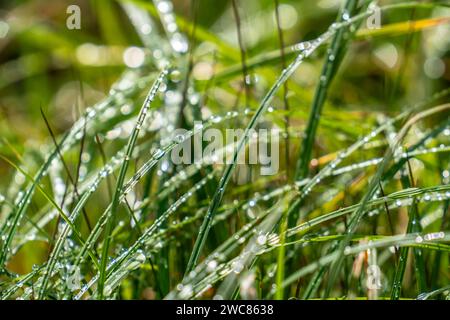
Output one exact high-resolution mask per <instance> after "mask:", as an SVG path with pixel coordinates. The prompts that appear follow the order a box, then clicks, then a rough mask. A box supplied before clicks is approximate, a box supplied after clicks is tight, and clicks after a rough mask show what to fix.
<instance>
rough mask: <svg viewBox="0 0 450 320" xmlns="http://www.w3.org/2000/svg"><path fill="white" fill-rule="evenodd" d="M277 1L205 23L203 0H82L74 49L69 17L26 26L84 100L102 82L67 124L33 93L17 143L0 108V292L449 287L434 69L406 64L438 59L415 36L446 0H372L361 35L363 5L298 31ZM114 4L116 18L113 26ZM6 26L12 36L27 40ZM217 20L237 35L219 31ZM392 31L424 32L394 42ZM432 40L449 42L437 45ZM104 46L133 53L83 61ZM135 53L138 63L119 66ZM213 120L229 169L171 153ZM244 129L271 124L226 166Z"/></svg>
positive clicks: (183, 293) (75, 295) (411, 290)
mask: <svg viewBox="0 0 450 320" xmlns="http://www.w3.org/2000/svg"><path fill="white" fill-rule="evenodd" d="M283 3H284V4H285V5H286V3H288V4H289V6H288V7H286V6H285V7H284V9H286V8H290V10H292V8H294V7H295V6H303V5H305V4H301V5H300V4H297V3H296V2H295V1H292V2H291V1H287V2H286V3H285V2H284V1H278V0H275V1H273V3H270V6H267V8H266V7H265V5H264V4H255V3H252V2H251V1H249V2H245V3H244V1H239V0H233V1H232V2H231V3H230V4H229V6H224V7H223V8H221V9H220V10H222V11H220V12H219V13H220V14H219V16H218V17H216V19H217V21H220V19H222V20H223V21H225V22H226V23H228V24H229V26H228V30H224V33H220V32H215V31H214V30H217V26H216V27H212V28H211V30H208V23H207V22H205V21H204V20H203V19H206V18H205V16H204V15H205V12H209V10H212V9H211V8H209V7H207V6H208V5H207V4H205V3H204V2H203V1H200V0H196V1H192V3H190V6H191V7H190V10H189V12H190V14H189V15H187V16H183V15H182V14H180V13H179V11H178V10H175V9H177V7H176V4H177V2H175V3H172V2H171V1H167V0H158V1H153V2H150V1H141V0H123V1H122V0H120V1H117V3H116V2H114V3H113V4H112V5H108V6H106V5H105V6H98V7H97V10H98V12H97V13H96V14H97V15H98V17H97V19H99V21H98V24H99V26H100V28H101V32H103V33H104V34H103V36H102V40H104V41H106V43H105V44H103V46H102V47H100V48H96V49H95V50H100V51H95V50H94V49H92V46H93V45H90V46H91V47H89V45H88V46H87V47H86V44H85V42H86V41H89V40H88V35H89V33H90V32H92V31H86V30H82V31H77V32H78V33H76V35H77V37H79V39H78V38H77V39H76V40H74V41H75V42H73V43H71V42H70V41H66V40H64V39H66V38H69V34H67V31H58V30H51V31H49V30H48V29H46V28H43V26H42V25H39V24H38V25H37V26H36V28H34V29H33V28H31V29H30V30H31V31H29V32H30V33H31V35H32V37H31V38H33V37H37V38H38V39H39V37H45V36H49V35H53V36H54V38H52V39H54V40H53V41H55V45H56V44H57V45H58V46H61V48H60V49H65V50H66V51H67V50H72V49H75V50H76V49H77V48H78V51H76V52H77V54H78V56H77V57H73V56H72V55H71V54H64V50H59V51H58V50H56V51H55V52H58V54H60V55H61V56H62V57H60V58H61V59H63V60H65V61H66V62H67V63H68V64H69V65H73V66H72V67H71V68H73V69H74V70H78V71H80V70H81V71H83V72H82V73H79V76H78V78H77V82H78V84H77V86H78V89H77V90H78V92H77V97H78V98H80V99H81V100H82V98H85V93H86V92H91V93H92V92H93V91H95V90H93V89H92V88H84V86H88V83H89V82H91V81H92V80H91V79H90V78H93V79H95V80H94V81H93V83H97V82H96V81H97V80H99V79H103V77H105V79H103V80H105V81H107V82H108V81H109V80H111V79H114V82H113V83H112V84H111V88H108V89H104V91H105V94H104V96H103V98H102V99H101V100H100V101H98V100H97V102H96V103H95V104H94V105H92V106H90V107H85V106H83V104H84V101H82V103H81V104H77V105H78V109H80V110H79V111H80V115H79V116H77V119H76V120H74V121H73V122H72V123H71V124H70V125H68V124H59V123H58V117H57V116H55V115H52V113H51V112H50V110H47V109H49V108H47V107H43V108H42V109H41V114H36V115H34V116H33V117H34V118H32V121H35V122H36V123H42V124H43V125H44V126H43V127H42V132H43V134H42V136H43V137H41V139H40V140H41V141H40V144H39V145H37V146H36V145H33V146H30V143H28V144H27V145H26V146H23V145H22V144H21V143H22V142H23V141H20V136H21V135H22V133H21V130H22V128H20V127H15V126H14V124H13V123H10V122H11V121H12V120H11V119H12V118H8V117H9V115H8V113H5V114H6V115H7V116H6V118H5V120H2V123H6V124H7V125H5V129H2V130H1V131H2V132H6V133H7V134H5V138H4V139H3V142H2V145H1V147H0V157H1V160H0V161H1V163H2V169H1V171H2V173H4V175H5V176H7V177H8V178H7V180H5V181H3V182H2V183H0V192H1V193H0V208H1V211H0V247H1V251H0V298H1V299H212V298H215V299H272V298H276V299H286V298H299V299H300V298H301V299H311V298H323V299H327V298H343V299H347V298H348V299H356V298H367V299H407V298H417V299H435V298H436V299H442V298H446V297H448V292H449V290H448V289H449V287H448V280H449V279H448V265H449V255H448V254H449V252H450V246H449V244H448V242H449V241H450V232H449V229H448V228H449V224H448V221H449V217H448V204H449V203H448V201H449V197H450V187H449V184H448V182H449V170H450V168H449V161H448V159H449V158H448V151H449V146H448V143H449V136H450V121H449V117H448V115H449V109H450V105H449V103H448V101H449V98H448V97H449V95H450V89H448V77H447V78H445V77H446V76H447V75H448V72H447V73H444V74H443V75H441V76H440V78H439V79H437V80H436V79H435V80H430V79H428V78H426V77H424V75H423V74H422V72H421V71H417V68H415V66H414V65H413V64H412V63H411V60H412V59H414V62H415V63H417V64H420V65H423V64H424V62H425V65H427V63H428V64H429V63H430V61H434V60H432V59H431V60H430V58H426V57H425V58H424V55H425V54H426V53H427V51H429V50H431V49H429V47H432V45H431V44H429V42H427V41H428V40H425V38H426V36H427V35H428V34H427V32H435V31H436V29H438V30H440V31H439V32H446V31H445V28H448V23H449V22H450V18H449V15H448V14H449V11H448V10H449V9H448V7H449V6H450V3H449V2H447V1H435V2H429V3H428V2H427V3H422V2H414V1H413V2H411V1H408V2H392V3H391V2H389V3H385V2H382V3H381V4H380V5H381V7H379V9H380V13H381V14H382V18H383V24H382V25H381V26H379V28H376V29H370V28H369V29H368V28H366V23H365V22H366V20H367V19H368V18H369V19H370V18H371V17H372V16H373V15H374V14H376V13H377V11H376V10H377V8H378V7H376V6H375V4H377V2H371V1H356V0H348V1H345V2H343V3H342V4H341V7H340V8H336V9H335V10H331V11H330V12H328V16H327V17H326V19H325V18H320V17H318V18H317V17H316V18H312V19H319V20H320V23H319V22H317V21H316V20H314V21H315V22H314V23H313V26H316V25H317V26H318V27H313V28H311V30H310V32H309V33H308V34H307V35H306V36H305V38H304V39H303V38H299V37H298V36H296V35H297V34H296V33H292V34H291V33H289V32H287V31H286V30H285V29H284V23H285V22H289V21H284V20H283V19H288V18H289V16H286V15H283V10H284V9H283V7H282V5H283ZM261 6H262V7H261ZM255 7H256V8H257V9H258V10H261V12H266V11H268V12H270V15H269V16H270V19H272V18H273V19H272V20H273V21H272V22H273V30H272V31H273V36H270V37H268V39H270V41H265V40H264V37H265V36H266V35H265V34H264V33H265V32H266V31H264V30H255V32H256V33H254V36H255V37H259V38H260V40H259V42H258V41H256V44H253V45H251V41H250V40H251V39H248V38H247V37H249V35H251V34H252V33H250V31H249V30H250V29H248V28H249V26H248V23H251V22H252V20H251V19H255V23H256V20H257V17H256V16H254V15H252V13H251V12H249V11H246V10H247V8H255ZM263 9H264V10H263ZM266 9H267V10H266ZM218 10H219V9H218ZM265 10H266V11H265ZM311 10H312V9H311ZM315 10H319V9H318V8H315ZM312 11H313V10H312ZM319 11H320V10H319ZM412 11H415V12H416V13H418V14H417V15H415V17H416V18H415V19H416V20H415V21H414V22H411V21H409V20H408V19H409V17H411V12H412ZM211 12H213V11H211ZM244 13H245V14H244ZM312 13H313V12H311V14H312ZM436 13H440V14H441V15H440V16H436ZM442 13H444V15H442ZM304 14H305V15H308V14H309V12H305V13H304ZM247 15H252V18H249V17H248V16H247ZM111 17H115V19H118V20H119V21H120V22H121V23H122V24H123V30H122V29H121V27H120V28H117V27H111V29H109V27H108V26H111V24H112V23H114V24H115V23H116V21H110V19H111ZM286 17H288V18H286ZM20 19H21V18H20V15H19V20H20ZM22 19H23V17H22ZM323 19H325V20H326V22H323V21H322V20H323ZM15 21H17V20H11V21H8V23H10V24H11V32H10V34H9V35H8V37H10V38H11V40H10V41H15V40H16V38H17V40H22V41H25V42H26V41H31V40H29V38H27V37H26V34H25V35H24V34H23V30H21V29H20V27H19V26H18V25H17V22H15ZM333 21H334V22H333ZM266 22H267V21H266ZM328 23H329V25H328ZM219 25H220V26H222V27H223V25H224V24H223V22H222V24H220V23H219ZM439 28H442V29H439ZM442 30H444V31H442ZM109 31H111V32H113V31H114V32H115V33H117V35H116V37H114V35H113V34H110V33H108V32H109ZM128 31H130V34H131V31H132V32H133V33H132V34H133V36H132V37H131V38H130V39H127V37H125V36H124V35H125V34H126V32H128ZM226 31H230V32H229V34H226ZM105 34H106V35H107V36H105ZM230 34H231V35H233V37H234V40H233V41H234V43H235V45H232V44H230V43H228V42H227V41H226V40H224V38H227V37H229V35H230ZM447 34H448V30H447ZM22 37H24V38H25V40H24V39H22ZM405 37H406V38H407V39H408V38H409V39H413V40H414V41H416V42H415V43H419V44H420V45H417V46H416V47H414V46H412V45H407V46H405V48H404V50H403V51H402V49H401V45H402V44H404V42H403V40H404V39H405ZM27 39H28V40H27ZM300 40H301V41H300ZM116 41H117V43H115V42H116ZM406 42H407V43H414V42H409V41H406ZM132 43H133V44H134V45H135V46H134V47H129V46H130V45H131V44H132ZM136 43H137V44H136ZM289 43H290V45H289V46H286V44H289ZM392 43H395V44H396V45H395V46H394V45H393V44H392ZM83 44H84V47H83ZM269 44H275V45H273V46H272V47H270V45H269ZM434 45H435V46H438V45H440V47H441V49H440V50H441V51H442V52H444V53H443V54H442V55H443V56H444V55H445V54H447V55H448V43H438V44H434ZM371 46H373V47H381V48H386V47H387V48H388V49H389V48H391V49H390V50H391V51H388V53H389V52H390V53H389V54H388V55H386V54H381V56H382V57H384V59H388V60H389V59H391V58H392V56H395V57H396V58H395V59H396V64H397V67H393V66H391V67H386V65H385V66H384V67H382V66H373V65H372V64H373V63H371V62H369V63H367V61H365V60H367V59H368V57H369V58H370V59H372V60H371V61H373V59H375V58H376V57H377V56H376V54H373V53H372V52H371V50H370V49H367V48H371ZM444 46H447V47H445V50H446V51H445V50H444V49H442V47H444ZM94 47H95V46H94ZM127 47H128V48H127ZM392 47H394V48H395V49H394V53H392ZM422 47H425V49H423V48H422ZM83 48H84V49H86V48H88V49H89V48H90V50H91V51H89V50H87V52H88V53H89V54H88V57H87V58H86V57H84V58H85V59H87V60H86V61H87V62H86V61H85V60H83V50H82V49H83ZM45 49H46V50H47V49H48V48H45ZM0 50H1V47H0ZM92 50H94V51H92ZM102 50H103V51H102ZM115 50H116V51H117V50H118V51H120V53H121V54H123V57H124V58H123V60H124V61H125V64H127V63H128V66H126V67H125V68H124V67H123V66H121V67H120V68H118V69H117V68H116V67H117V66H108V65H107V64H105V65H102V63H104V62H105V61H96V62H95V63H93V62H92V61H93V60H92V59H93V58H92V56H89V55H93V54H94V52H97V53H98V52H103V53H104V54H105V56H102V58H105V59H106V60H107V59H110V60H111V61H114V57H115V52H116V51H115ZM133 50H134V51H133ZM443 50H444V51H443ZM55 52H52V54H55V55H56V53H55ZM105 52H109V53H107V54H106V53H105ZM130 52H131V53H134V56H133V54H131V57H132V58H133V59H135V58H136V55H138V56H139V55H143V57H144V58H143V59H144V60H143V61H141V63H140V64H139V65H138V66H134V65H130V63H129V62H127V59H131V58H130V56H127V54H130ZM377 52H378V51H377ZM381 52H382V53H383V52H385V51H382V50H381ZM116 53H117V52H116ZM18 54H19V57H22V55H23V56H25V55H26V53H22V52H19V53H18ZM127 57H128V58H127ZM374 57H375V58H374ZM402 57H403V58H402ZM88 58H91V60H89V59H88ZM406 58H409V59H406ZM19 59H21V58H19ZM381 60H382V59H381ZM0 61H1V60H0ZM90 61H91V62H90ZM408 61H409V62H408ZM439 61H441V62H442V61H445V59H444V58H442V59H441V60H439ZM2 63H3V66H5V65H6V66H5V67H4V68H8V66H11V65H13V64H12V62H10V61H7V62H2ZM89 63H92V65H89ZM96 63H97V65H96ZM121 63H122V60H121ZM381 63H383V61H381ZM402 63H403V64H404V65H402V66H400V65H401V64H402ZM442 63H444V62H442ZM111 64H113V65H114V63H113V62H111ZM388 64H389V63H388ZM444 65H445V64H444ZM3 66H2V67H3ZM355 66H356V67H355ZM361 66H363V67H361ZM447 66H448V64H447ZM90 68H91V69H92V68H94V69H95V70H96V71H93V70H91V69H90ZM383 68H384V69H383ZM98 70H101V71H98ZM205 70H206V71H205ZM280 70H281V72H280ZM15 71H16V72H18V71H17V70H15ZM66 72H67V73H72V74H76V72H72V71H70V72H69V71H66ZM396 72H399V73H401V72H407V73H408V77H403V76H402V74H396ZM100 73H101V75H99V74H100ZM105 73H109V74H110V75H109V76H107V75H105ZM111 74H112V76H111ZM380 74H381V76H379V75H380ZM417 74H419V75H420V77H419V76H417ZM46 76H48V77H49V78H51V77H52V75H51V73H50V72H48V74H47V75H46ZM415 76H416V77H415ZM24 77H25V78H27V77H30V79H27V80H26V81H29V82H30V83H31V84H32V85H35V86H40V85H43V84H41V83H39V82H40V81H38V80H36V79H34V80H33V79H31V78H32V73H31V74H30V75H27V74H26V72H25V75H24ZM85 77H86V78H85ZM391 79H400V80H398V81H395V80H392V82H391ZM2 81H4V80H2ZM8 81H13V80H12V79H10V80H5V81H4V82H1V83H0V90H3V91H5V89H3V86H4V87H6V88H8V86H10V85H11V84H9V83H8ZM16 81H21V80H16ZM392 83H394V84H392ZM43 86H45V84H44V85H43ZM382 86H385V87H387V88H384V89H379V88H380V87H382ZM391 86H392V87H391ZM88 87H90V86H88ZM417 88H422V89H421V90H419V89H417ZM42 90H44V89H42ZM383 90H385V91H389V92H391V93H392V97H391V98H390V99H389V102H386V99H385V98H384V94H383ZM42 92H44V91H42ZM6 95H8V94H7V93H5V96H6ZM11 95H12V96H13V98H14V99H20V98H21V97H20V95H19V94H18V93H16V92H14V91H13V92H12V93H11ZM78 98H77V99H78ZM11 99H12V98H11ZM55 99H56V98H55ZM1 101H2V103H5V101H7V100H6V99H5V100H3V99H2V100H1ZM64 101H65V103H70V104H72V103H73V101H70V102H68V101H67V99H66V100H64ZM27 108H30V110H31V108H32V106H27ZM77 111H78V110H77ZM180 128H183V129H185V132H184V133H183V134H175V133H176V131H175V130H176V129H180ZM208 128H213V129H218V130H220V131H221V132H225V130H226V129H230V128H232V129H242V130H243V134H242V136H241V137H240V138H239V140H238V141H237V143H236V144H233V143H231V144H230V145H228V146H224V147H223V148H222V149H220V150H218V154H223V155H225V156H227V157H228V158H229V159H231V162H230V163H227V164H217V163H213V164H212V163H211V158H213V157H210V158H203V159H200V161H198V162H195V163H193V164H190V165H177V164H174V163H172V162H171V157H170V155H171V153H172V152H173V151H177V150H179V148H180V147H181V146H183V145H186V143H189V144H190V143H191V141H192V140H193V139H196V137H197V135H198V134H200V133H201V132H202V130H205V129H208ZM257 128H279V129H280V132H282V134H283V136H282V138H283V139H280V140H279V141H280V145H281V148H280V150H279V152H280V154H283V156H280V159H281V165H280V171H279V172H278V173H276V174H274V175H271V176H264V175H258V172H259V171H258V169H259V167H258V166H257V165H242V164H239V163H238V159H239V157H240V156H241V154H242V153H243V152H244V151H246V150H247V149H248V148H250V145H251V144H253V143H255V142H254V139H253V138H254V129H257ZM44 137H48V139H47V138H44ZM28 138H29V137H26V138H23V139H24V141H25V142H26V140H27V139H28ZM275 138H276V137H275V136H274V135H273V134H272V136H269V137H267V139H268V141H265V142H266V143H267V142H270V141H273V139H275ZM25 142H23V143H25ZM230 146H231V147H233V146H234V148H229V147H230ZM204 147H205V146H204V145H203V147H202V148H203V149H202V151H203V150H204ZM3 165H4V166H3ZM3 167H4V168H3ZM373 268H375V270H376V274H375V276H376V278H373V277H374V274H372V271H373V270H374V269H373ZM374 281H375V282H374ZM371 283H376V286H375V287H371Z"/></svg>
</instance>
